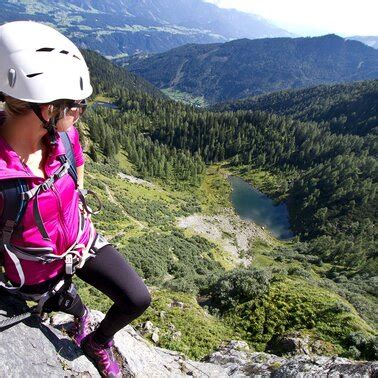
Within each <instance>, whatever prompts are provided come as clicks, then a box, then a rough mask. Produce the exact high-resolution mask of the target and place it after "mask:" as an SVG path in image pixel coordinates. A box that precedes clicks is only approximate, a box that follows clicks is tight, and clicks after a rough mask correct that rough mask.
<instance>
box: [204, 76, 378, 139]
mask: <svg viewBox="0 0 378 378" xmlns="http://www.w3.org/2000/svg"><path fill="white" fill-rule="evenodd" d="M377 99H378V80H371V81H361V82H357V83H353V84H337V85H320V86H318V87H314V88H309V89H300V90H286V91H280V92H274V93H270V94H267V95H262V96H256V97H249V98H246V99H243V100H239V101H233V102H227V103H223V104H217V105H214V106H212V107H211V108H210V110H213V111H218V112H222V111H237V110H251V111H256V110H260V111H264V112H268V113H273V114H280V115H288V116H291V117H293V118H295V119H298V120H301V121H309V122H311V121H314V122H317V123H318V125H319V127H323V128H327V129H329V130H331V131H332V132H334V133H338V134H356V135H362V136H363V135H366V134H368V133H375V134H377V132H378V131H377V129H376V128H377V125H378V118H377V115H378V101H377Z"/></svg>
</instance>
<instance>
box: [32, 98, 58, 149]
mask: <svg viewBox="0 0 378 378" xmlns="http://www.w3.org/2000/svg"><path fill="white" fill-rule="evenodd" d="M30 107H31V109H32V110H33V112H34V114H35V115H36V116H37V117H38V118H39V119H40V121H41V122H42V124H43V127H44V128H45V129H46V130H47V133H48V136H49V141H50V144H51V145H54V144H56V134H57V132H56V123H57V121H58V120H59V118H58V117H52V118H50V119H49V120H48V121H46V120H45V119H44V118H43V116H42V111H41V108H40V106H39V104H35V103H30Z"/></svg>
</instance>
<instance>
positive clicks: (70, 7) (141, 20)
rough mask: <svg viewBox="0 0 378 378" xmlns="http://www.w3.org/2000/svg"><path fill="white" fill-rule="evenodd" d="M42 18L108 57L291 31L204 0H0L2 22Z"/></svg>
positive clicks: (84, 46)
mask: <svg viewBox="0 0 378 378" xmlns="http://www.w3.org/2000/svg"><path fill="white" fill-rule="evenodd" d="M25 19H29V20H34V21H39V22H46V23H49V24H52V25H54V26H55V27H57V28H59V29H60V30H61V31H62V32H63V33H64V34H65V35H67V36H68V37H70V38H72V39H73V40H74V41H75V42H76V43H77V44H79V45H80V47H82V48H87V49H90V50H95V51H98V52H100V53H101V54H102V55H105V56H108V57H117V56H126V55H132V54H134V53H139V52H148V53H156V52H162V51H167V50H169V49H172V48H174V47H177V46H181V45H184V44H187V43H210V42H224V41H228V40H231V39H235V38H241V37H248V38H262V37H277V36H289V35H290V34H289V33H288V32H286V31H284V30H282V29H279V28H276V27H275V26H273V25H271V24H269V23H268V22H267V21H264V20H262V19H261V18H259V17H257V16H253V15H250V14H247V13H242V12H239V11H236V10H227V9H221V8H218V7H217V6H215V5H213V4H209V3H206V2H204V1H202V0H176V1H175V2H172V1H171V0H143V1H140V0H103V1H100V0H57V1H53V0H39V1H38V2H37V1H28V0H19V1H18V2H17V3H16V2H14V1H12V0H4V1H3V2H2V12H1V14H0V23H4V22H7V21H13V20H25Z"/></svg>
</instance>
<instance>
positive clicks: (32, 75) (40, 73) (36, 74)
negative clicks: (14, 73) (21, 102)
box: [26, 72, 43, 78]
mask: <svg viewBox="0 0 378 378" xmlns="http://www.w3.org/2000/svg"><path fill="white" fill-rule="evenodd" d="M42 74H43V72H37V73H33V74H29V75H26V76H27V77H30V78H32V77H34V76H38V75H42Z"/></svg>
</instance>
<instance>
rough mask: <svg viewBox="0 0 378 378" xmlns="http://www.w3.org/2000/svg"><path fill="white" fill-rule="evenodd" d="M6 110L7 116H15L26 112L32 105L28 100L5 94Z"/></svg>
mask: <svg viewBox="0 0 378 378" xmlns="http://www.w3.org/2000/svg"><path fill="white" fill-rule="evenodd" d="M4 110H5V114H6V116H7V118H14V117H17V116H20V115H24V114H26V113H27V112H28V111H30V106H29V104H28V103H27V102H26V101H22V100H18V99H17V98H13V97H10V96H5V104H4Z"/></svg>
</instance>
